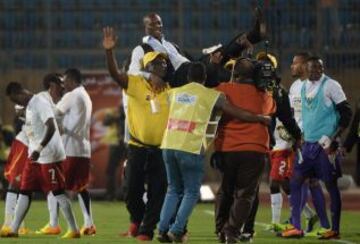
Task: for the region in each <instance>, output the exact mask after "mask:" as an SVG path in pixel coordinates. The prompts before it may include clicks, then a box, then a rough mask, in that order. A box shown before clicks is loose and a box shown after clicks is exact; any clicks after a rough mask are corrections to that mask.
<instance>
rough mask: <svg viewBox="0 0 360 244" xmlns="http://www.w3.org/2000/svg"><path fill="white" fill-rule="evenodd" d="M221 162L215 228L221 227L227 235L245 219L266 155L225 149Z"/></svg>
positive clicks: (238, 227)
mask: <svg viewBox="0 0 360 244" xmlns="http://www.w3.org/2000/svg"><path fill="white" fill-rule="evenodd" d="M222 161H223V166H224V171H223V178H222V182H221V186H220V189H219V193H218V194H217V199H216V209H215V215H216V230H217V231H220V228H221V226H223V228H222V231H223V232H225V233H226V234H236V233H237V232H238V230H239V229H241V228H242V226H243V225H244V223H245V222H246V221H247V219H248V217H249V213H250V210H251V208H252V206H253V201H254V199H255V198H256V194H257V190H258V185H259V181H260V177H261V174H262V172H263V169H264V166H265V154H264V153H259V152H246V151H244V152H224V153H222ZM231 199H233V201H231ZM229 205H231V207H229ZM229 209H230V210H229Z"/></svg>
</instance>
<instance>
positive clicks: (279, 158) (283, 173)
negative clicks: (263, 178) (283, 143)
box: [270, 149, 294, 181]
mask: <svg viewBox="0 0 360 244" xmlns="http://www.w3.org/2000/svg"><path fill="white" fill-rule="evenodd" d="M270 159H271V160H270V162H271V170H270V178H271V179H272V180H278V181H282V180H285V179H290V177H291V176H292V172H293V161H294V153H293V151H292V150H289V149H286V150H279V151H272V152H270Z"/></svg>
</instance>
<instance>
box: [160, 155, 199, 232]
mask: <svg viewBox="0 0 360 244" xmlns="http://www.w3.org/2000/svg"><path fill="white" fill-rule="evenodd" d="M163 158H164V162H165V168H166V175H167V181H168V190H167V193H166V196H165V201H164V204H163V206H162V209H161V214H160V223H159V231H160V232H167V231H170V232H171V233H174V234H176V235H182V234H183V232H184V227H185V225H186V223H187V221H188V218H189V216H190V214H191V212H192V210H193V209H194V207H195V205H196V203H197V201H198V199H199V196H200V186H201V181H202V178H203V175H204V155H198V154H192V153H187V152H183V151H178V150H170V149H166V150H163ZM174 217H175V221H174V222H173V223H172V222H171V221H172V220H173V218H174Z"/></svg>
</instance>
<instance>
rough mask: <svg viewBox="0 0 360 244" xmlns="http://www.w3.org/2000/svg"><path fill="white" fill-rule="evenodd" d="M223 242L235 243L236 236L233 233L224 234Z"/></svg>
mask: <svg viewBox="0 0 360 244" xmlns="http://www.w3.org/2000/svg"><path fill="white" fill-rule="evenodd" d="M225 243H226V244H234V243H237V238H236V236H234V235H225Z"/></svg>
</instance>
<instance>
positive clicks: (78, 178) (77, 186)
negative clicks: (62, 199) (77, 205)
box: [62, 157, 90, 192]
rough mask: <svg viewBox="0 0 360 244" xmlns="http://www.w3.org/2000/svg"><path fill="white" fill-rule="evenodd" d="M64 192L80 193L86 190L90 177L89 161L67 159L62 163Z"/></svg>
mask: <svg viewBox="0 0 360 244" xmlns="http://www.w3.org/2000/svg"><path fill="white" fill-rule="evenodd" d="M62 165H63V169H64V174H65V183H66V187H65V188H66V190H70V191H75V192H80V191H82V190H84V189H86V187H87V185H88V183H89V176H90V159H89V158H83V157H67V158H66V159H65V160H64V161H63V162H62Z"/></svg>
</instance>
